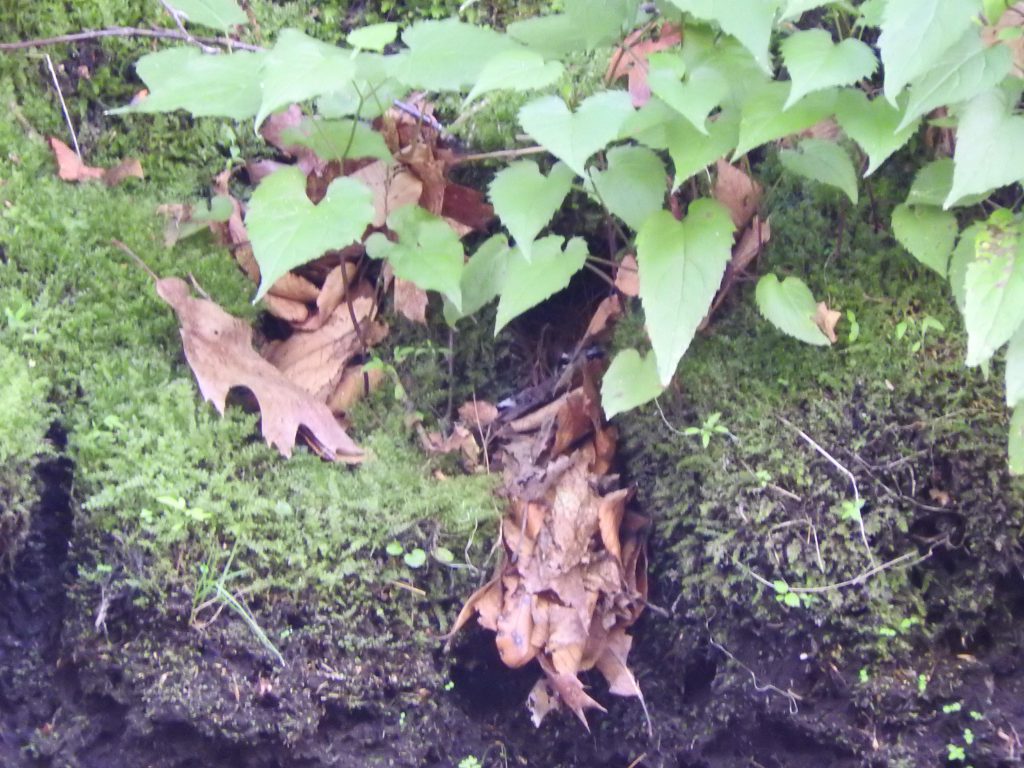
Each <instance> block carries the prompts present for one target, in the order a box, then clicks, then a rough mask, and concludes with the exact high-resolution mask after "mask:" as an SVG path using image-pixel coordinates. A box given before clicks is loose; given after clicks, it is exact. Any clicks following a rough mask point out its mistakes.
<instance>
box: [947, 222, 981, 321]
mask: <svg viewBox="0 0 1024 768" xmlns="http://www.w3.org/2000/svg"><path fill="white" fill-rule="evenodd" d="M984 229H985V225H984V223H983V222H980V221H979V222H975V223H974V224H971V226H969V227H967V229H965V230H964V231H963V232H961V233H960V239H959V240H958V241H957V244H956V249H955V250H954V251H953V258H951V259H950V260H949V288H950V290H951V291H952V292H953V298H954V299H955V300H956V306H957V308H958V309H959V310H960V312H961V313H963V311H964V309H965V307H966V306H967V267H968V266H969V265H970V263H971V262H972V261H974V253H975V248H976V243H977V240H978V235H980V234H981V233H982V232H983V231H984Z"/></svg>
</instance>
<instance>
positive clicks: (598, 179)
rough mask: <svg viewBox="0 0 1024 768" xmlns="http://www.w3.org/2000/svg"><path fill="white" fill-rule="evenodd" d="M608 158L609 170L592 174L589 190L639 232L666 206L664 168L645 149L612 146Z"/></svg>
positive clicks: (666, 180)
mask: <svg viewBox="0 0 1024 768" xmlns="http://www.w3.org/2000/svg"><path fill="white" fill-rule="evenodd" d="M607 155H608V169H607V170H604V171H591V178H592V180H593V185H592V188H593V189H594V190H596V192H597V196H598V197H599V198H600V200H601V202H602V203H604V205H605V206H607V208H608V210H609V211H611V212H612V213H613V214H615V215H616V216H618V217H619V218H620V219H622V220H623V221H624V222H626V226H627V227H629V228H630V229H632V230H633V231H638V230H639V229H640V227H642V226H643V223H644V221H646V220H647V217H648V216H650V215H651V214H652V213H654V212H655V211H660V210H661V208H662V206H663V205H664V203H665V191H666V189H667V187H668V177H667V175H666V173H665V166H664V165H662V163H661V160H660V159H659V158H658V156H657V155H656V154H654V152H652V151H651V150H649V149H647V148H646V147H613V148H612V149H609V150H608V153H607Z"/></svg>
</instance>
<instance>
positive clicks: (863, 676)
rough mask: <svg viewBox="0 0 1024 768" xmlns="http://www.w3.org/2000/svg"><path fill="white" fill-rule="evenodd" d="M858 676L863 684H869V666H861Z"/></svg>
mask: <svg viewBox="0 0 1024 768" xmlns="http://www.w3.org/2000/svg"><path fill="white" fill-rule="evenodd" d="M857 676H858V678H859V679H860V682H861V683H862V684H863V685H867V684H868V681H869V680H871V673H870V672H868V668H867V667H861V668H860V673H859V674H858V675H857Z"/></svg>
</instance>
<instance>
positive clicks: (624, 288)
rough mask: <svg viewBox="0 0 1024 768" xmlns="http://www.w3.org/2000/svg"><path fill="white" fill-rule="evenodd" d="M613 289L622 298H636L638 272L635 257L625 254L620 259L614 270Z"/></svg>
mask: <svg viewBox="0 0 1024 768" xmlns="http://www.w3.org/2000/svg"><path fill="white" fill-rule="evenodd" d="M615 287H616V288H618V289H619V290H620V291H621V292H622V295H623V296H630V297H632V298H636V297H637V296H639V295H640V270H639V269H638V268H637V264H636V256H635V255H633V254H632V253H627V254H626V255H625V256H623V257H622V261H620V262H619V266H618V267H617V268H616V270H615Z"/></svg>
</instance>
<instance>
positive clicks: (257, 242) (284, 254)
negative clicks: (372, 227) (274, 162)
mask: <svg viewBox="0 0 1024 768" xmlns="http://www.w3.org/2000/svg"><path fill="white" fill-rule="evenodd" d="M371 219H373V194H372V193H371V192H370V189H369V187H367V186H366V185H365V184H362V183H360V182H358V181H356V180H355V179H350V178H348V177H346V176H342V177H341V178H337V179H335V180H334V181H332V182H331V185H330V186H329V187H328V188H327V194H326V195H325V196H324V199H323V200H321V201H320V203H319V205H314V204H313V203H312V202H311V201H310V199H309V198H308V197H307V196H306V175H305V174H304V173H303V172H302V171H300V170H299V169H298V168H295V167H293V166H289V167H287V168H282V169H281V170H279V171H276V172H274V173H272V174H271V175H270V176H267V177H266V178H265V179H263V181H261V182H260V185H259V186H258V187H256V191H255V192H253V194H252V199H251V200H250V201H249V211H248V213H247V214H246V217H245V225H246V228H247V229H248V230H249V240H250V241H251V242H252V252H253V256H254V257H255V258H256V263H257V264H259V267H260V287H259V290H258V291H257V293H256V299H257V300H258V299H260V298H261V297H262V296H263V294H265V293H266V292H267V290H268V289H269V288H270V286H272V285H273V284H274V283H275V282H276V281H277V279H278V278H279V277H281V276H282V275H284V274H285V273H286V272H288V271H289V270H290V269H293V268H295V267H298V266H300V265H302V264H305V263H307V262H310V261H312V260H313V259H316V258H318V257H320V256H321V255H323V254H324V252H326V251H330V250H335V249H339V248H344V247H345V246H347V245H351V244H352V243H355V242H358V241H359V238H361V237H362V236H363V232H364V230H365V229H366V227H367V226H368V225H369V224H370V221H371Z"/></svg>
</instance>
